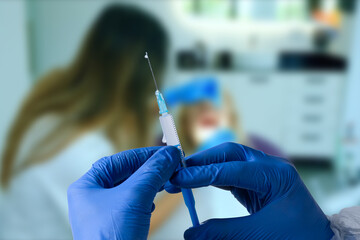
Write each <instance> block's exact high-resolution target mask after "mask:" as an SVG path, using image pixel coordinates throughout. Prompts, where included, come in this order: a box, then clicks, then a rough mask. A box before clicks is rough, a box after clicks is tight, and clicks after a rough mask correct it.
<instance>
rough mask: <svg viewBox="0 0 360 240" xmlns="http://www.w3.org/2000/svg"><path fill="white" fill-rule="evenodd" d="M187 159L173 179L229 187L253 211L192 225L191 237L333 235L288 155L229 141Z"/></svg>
mask: <svg viewBox="0 0 360 240" xmlns="http://www.w3.org/2000/svg"><path fill="white" fill-rule="evenodd" d="M186 163H187V166H188V167H187V168H185V169H181V170H179V171H177V172H176V173H175V174H174V176H173V177H172V178H171V180H170V181H171V183H172V184H174V185H175V186H176V187H182V188H198V187H204V186H209V185H212V186H216V187H220V188H223V189H226V190H229V191H230V192H231V193H232V194H233V195H234V197H235V198H236V199H237V200H238V201H239V202H240V203H241V204H242V205H244V206H245V207H246V208H247V210H248V212H249V213H250V215H249V216H245V217H239V218H228V219H210V220H208V221H206V222H204V223H203V224H201V225H200V226H198V227H193V228H190V229H188V230H187V231H186V232H185V233H184V237H185V239H317V240H321V239H330V238H331V237H332V236H333V232H332V230H331V228H330V224H329V221H328V219H327V218H326V216H325V215H324V213H323V212H322V210H321V209H320V208H319V206H318V205H317V203H316V202H315V200H314V199H313V198H312V196H311V194H310V193H309V191H308V190H307V188H306V187H305V185H304V183H303V182H302V180H301V178H300V176H299V175H298V173H297V171H296V169H295V167H294V166H293V165H291V164H290V163H289V162H288V161H286V160H284V159H281V158H278V157H274V156H269V155H266V154H264V153H263V152H260V151H256V150H254V149H251V148H249V147H245V146H242V145H240V144H235V143H225V144H222V145H218V146H216V147H214V148H210V149H208V150H205V151H203V152H199V153H197V154H194V155H192V156H189V157H188V158H187V161H186ZM167 190H168V189H167ZM170 191H174V187H172V189H170Z"/></svg>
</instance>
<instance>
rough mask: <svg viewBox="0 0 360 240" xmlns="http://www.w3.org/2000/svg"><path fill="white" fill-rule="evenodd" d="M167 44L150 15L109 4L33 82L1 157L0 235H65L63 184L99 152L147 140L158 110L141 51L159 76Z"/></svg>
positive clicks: (139, 144)
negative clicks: (77, 42)
mask: <svg viewBox="0 0 360 240" xmlns="http://www.w3.org/2000/svg"><path fill="white" fill-rule="evenodd" d="M166 47H167V36H166V33H165V31H164V29H163V28H162V26H161V25H160V24H159V23H158V21H157V20H156V19H154V18H153V17H151V16H149V15H148V14H147V13H144V12H142V11H140V10H139V9H136V8H133V7H125V6H117V5H112V6H109V7H107V8H106V9H105V10H104V11H103V12H102V13H101V14H100V16H99V17H98V18H97V19H96V21H95V23H94V24H93V26H92V28H91V29H90V31H89V33H88V35H87V37H86V39H85V42H84V44H83V46H82V48H81V49H80V51H79V53H78V55H77V57H76V58H75V60H74V61H73V62H72V63H71V64H70V65H69V66H68V67H65V68H63V69H58V70H55V71H53V72H51V73H50V74H48V75H46V76H45V77H44V78H42V79H41V80H40V81H38V82H37V83H36V85H35V86H34V88H33V89H32V90H31V92H30V93H29V94H28V96H27V97H26V99H25V101H24V103H23V105H22V107H21V109H20V111H19V113H18V115H17V117H16V119H15V121H14V123H13V125H12V128H11V129H10V131H9V135H8V139H7V143H6V146H5V148H4V152H3V155H2V159H1V161H2V163H1V164H2V168H1V185H2V190H3V191H2V206H1V213H0V217H1V218H2V219H1V222H0V239H20V238H21V239H54V238H56V239H64V238H71V231H70V226H69V224H68V218H67V201H66V189H67V187H68V185H70V183H71V182H73V181H75V180H76V179H77V178H78V177H79V176H81V175H82V174H83V173H84V172H85V171H86V170H87V169H88V168H89V167H90V166H91V163H92V162H94V161H95V160H97V159H98V158H100V157H101V156H103V155H109V154H112V153H114V152H118V151H122V150H125V149H129V148H137V147H143V146H149V145H152V142H151V139H154V137H153V136H152V132H151V131H152V124H151V123H152V122H153V121H154V120H156V118H155V116H157V114H156V112H155V111H154V110H155V105H153V104H152V103H154V100H153V97H154V96H153V93H154V86H153V82H152V81H151V79H150V76H149V69H148V66H147V64H146V62H145V60H144V53H145V51H149V53H150V54H151V61H152V64H153V65H154V67H156V70H157V73H158V75H160V73H161V71H162V70H163V69H164V64H165V61H166V60H165V58H166ZM159 79H160V78H159ZM159 83H160V84H161V82H159ZM149 100H151V101H149Z"/></svg>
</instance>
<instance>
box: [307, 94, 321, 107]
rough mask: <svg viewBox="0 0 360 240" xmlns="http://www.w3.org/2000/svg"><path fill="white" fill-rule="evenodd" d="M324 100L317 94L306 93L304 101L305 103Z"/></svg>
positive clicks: (318, 102) (315, 102)
mask: <svg viewBox="0 0 360 240" xmlns="http://www.w3.org/2000/svg"><path fill="white" fill-rule="evenodd" d="M323 102H324V97H323V96H319V95H307V96H305V103H307V104H311V105H313V104H321V103H323Z"/></svg>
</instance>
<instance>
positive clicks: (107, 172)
mask: <svg viewBox="0 0 360 240" xmlns="http://www.w3.org/2000/svg"><path fill="white" fill-rule="evenodd" d="M179 162H180V152H179V150H178V149H177V148H175V147H163V148H160V147H151V148H140V149H134V150H128V151H124V152H121V153H118V154H115V155H113V156H110V157H104V158H102V159H100V160H98V161H97V162H96V163H94V164H93V166H92V168H91V169H90V170H89V171H88V172H87V173H86V174H85V175H84V176H82V177H81V178H80V179H79V180H77V181H76V182H74V183H73V184H72V185H71V186H70V187H69V189H68V204H69V218H70V224H71V228H72V232H73V237H74V239H146V237H147V235H148V231H149V226H150V217H151V212H152V211H153V210H154V208H155V205H154V203H153V201H154V198H155V195H156V193H157V192H158V191H159V190H161V188H162V186H163V185H164V183H165V182H166V181H168V180H169V178H170V177H171V175H172V174H173V173H174V171H175V169H176V168H177V166H178V165H179Z"/></svg>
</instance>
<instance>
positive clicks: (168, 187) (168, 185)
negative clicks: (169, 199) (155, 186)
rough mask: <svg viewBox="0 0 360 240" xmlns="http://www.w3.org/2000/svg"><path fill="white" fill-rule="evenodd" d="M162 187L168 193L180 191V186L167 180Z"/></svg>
mask: <svg viewBox="0 0 360 240" xmlns="http://www.w3.org/2000/svg"><path fill="white" fill-rule="evenodd" d="M164 189H165V191H167V192H168V193H179V192H181V188H179V187H176V186H175V185H173V184H172V183H171V182H170V181H167V182H166V183H165V185H164Z"/></svg>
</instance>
